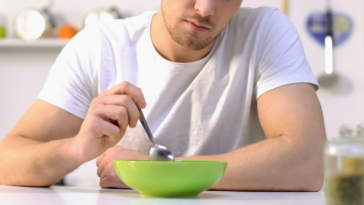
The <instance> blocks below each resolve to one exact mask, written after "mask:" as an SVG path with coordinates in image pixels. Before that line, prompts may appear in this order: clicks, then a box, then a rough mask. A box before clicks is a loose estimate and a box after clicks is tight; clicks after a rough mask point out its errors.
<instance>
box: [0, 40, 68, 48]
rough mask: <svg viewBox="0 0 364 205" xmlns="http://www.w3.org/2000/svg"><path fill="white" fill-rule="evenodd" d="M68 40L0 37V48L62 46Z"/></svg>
mask: <svg viewBox="0 0 364 205" xmlns="http://www.w3.org/2000/svg"><path fill="white" fill-rule="evenodd" d="M68 42H69V40H61V39H56V38H44V39H39V40H34V41H24V40H21V39H15V38H14V39H13V38H7V39H0V48H63V47H64V46H65V45H66V44H67V43H68Z"/></svg>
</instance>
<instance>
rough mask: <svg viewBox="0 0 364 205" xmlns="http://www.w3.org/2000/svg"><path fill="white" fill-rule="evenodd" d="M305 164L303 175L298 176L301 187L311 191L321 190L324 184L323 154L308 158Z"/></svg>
mask: <svg viewBox="0 0 364 205" xmlns="http://www.w3.org/2000/svg"><path fill="white" fill-rule="evenodd" d="M303 164H304V165H303V166H302V167H301V168H302V172H301V177H300V176H298V177H299V180H298V181H299V182H298V183H301V189H303V191H311V192H317V191H320V190H321V188H322V186H323V184H324V170H323V156H321V155H319V156H317V155H316V156H315V157H313V158H311V159H309V160H306V161H305V163H303ZM302 185H303V186H302ZM298 186H300V185H298Z"/></svg>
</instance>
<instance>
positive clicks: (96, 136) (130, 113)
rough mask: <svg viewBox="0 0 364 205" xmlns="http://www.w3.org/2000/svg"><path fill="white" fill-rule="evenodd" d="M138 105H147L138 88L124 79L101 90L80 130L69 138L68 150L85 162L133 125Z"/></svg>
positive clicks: (112, 144)
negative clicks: (108, 88) (107, 88)
mask: <svg viewBox="0 0 364 205" xmlns="http://www.w3.org/2000/svg"><path fill="white" fill-rule="evenodd" d="M137 105H138V106H139V107H140V108H144V107H145V106H146V103H145V100H144V96H143V94H142V92H141V89H140V88H138V87H136V86H134V85H132V84H130V83H129V82H123V83H121V84H119V85H117V86H115V87H114V88H112V89H110V90H107V91H105V92H103V93H101V94H100V95H99V96H98V97H97V98H95V99H94V100H93V101H92V102H91V105H90V108H89V110H88V113H87V115H86V118H85V120H84V122H83V123H82V126H81V129H80V132H79V134H78V135H77V136H76V137H75V138H73V139H72V141H71V146H70V147H71V148H70V150H71V152H72V153H73V154H74V155H75V157H76V158H77V159H78V160H79V161H80V162H81V163H83V162H87V161H90V160H92V159H95V158H96V157H98V156H100V155H101V154H102V153H104V152H105V151H106V150H107V149H108V148H110V147H112V146H114V145H116V144H117V143H118V142H119V141H120V139H121V138H122V137H123V136H124V133H125V130H126V129H127V127H128V126H130V127H135V126H136V124H137V122H138V119H139V110H138V108H137Z"/></svg>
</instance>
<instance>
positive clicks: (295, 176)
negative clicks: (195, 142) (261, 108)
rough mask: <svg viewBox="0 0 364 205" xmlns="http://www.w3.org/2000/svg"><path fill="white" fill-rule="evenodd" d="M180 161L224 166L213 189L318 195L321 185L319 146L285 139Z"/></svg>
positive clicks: (321, 172)
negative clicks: (210, 161)
mask: <svg viewBox="0 0 364 205" xmlns="http://www.w3.org/2000/svg"><path fill="white" fill-rule="evenodd" d="M180 160H219V161H226V162H228V167H227V170H226V172H225V175H224V176H223V178H222V179H221V180H220V181H219V183H217V184H216V185H215V186H214V187H213V189H218V190H249V191H254V190H255V191H318V190H320V189H321V186H322V184H323V171H322V160H323V157H322V142H321V141H317V143H312V144H310V145H306V146H302V145H301V146H295V145H294V143H292V142H290V141H289V139H287V138H286V137H277V138H273V139H268V140H265V141H262V142H259V143H256V144H253V145H250V146H247V147H244V148H241V149H239V150H235V151H233V152H230V153H227V154H222V155H214V156H197V157H185V158H180Z"/></svg>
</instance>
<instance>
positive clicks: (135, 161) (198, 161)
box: [113, 160, 228, 164]
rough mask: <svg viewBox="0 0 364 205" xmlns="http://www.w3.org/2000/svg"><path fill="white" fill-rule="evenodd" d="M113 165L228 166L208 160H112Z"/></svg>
mask: <svg viewBox="0 0 364 205" xmlns="http://www.w3.org/2000/svg"><path fill="white" fill-rule="evenodd" d="M113 162H114V163H117V162H129V163H137V164H140V163H147V164H182V163H184V164H188V163H191V164H194V163H214V164H216V163H219V164H228V162H225V161H209V160H176V161H149V160H113Z"/></svg>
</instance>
